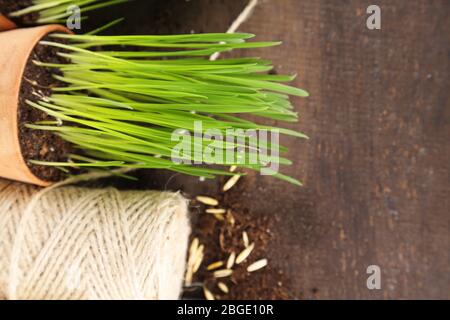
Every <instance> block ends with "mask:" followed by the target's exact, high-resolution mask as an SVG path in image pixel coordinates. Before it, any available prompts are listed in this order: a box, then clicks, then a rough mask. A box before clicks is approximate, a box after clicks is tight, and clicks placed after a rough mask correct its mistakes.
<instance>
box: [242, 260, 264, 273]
mask: <svg viewBox="0 0 450 320" xmlns="http://www.w3.org/2000/svg"><path fill="white" fill-rule="evenodd" d="M267 264H268V261H267V259H262V260H259V261H256V262H255V263H253V264H251V265H249V266H248V268H247V271H248V272H255V271H258V270H261V269H262V268H265V267H266V266H267Z"/></svg>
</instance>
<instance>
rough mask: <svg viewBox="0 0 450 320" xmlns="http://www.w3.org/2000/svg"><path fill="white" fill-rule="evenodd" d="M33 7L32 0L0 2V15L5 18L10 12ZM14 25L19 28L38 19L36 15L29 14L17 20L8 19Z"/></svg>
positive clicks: (6, 0)
mask: <svg viewBox="0 0 450 320" xmlns="http://www.w3.org/2000/svg"><path fill="white" fill-rule="evenodd" d="M31 5H33V1H32V0H0V13H1V14H3V15H5V16H7V17H8V15H9V14H10V13H11V12H15V11H18V10H22V9H25V8H27V7H29V6H31ZM8 18H9V19H10V20H12V21H13V22H14V23H16V24H17V25H19V26H24V25H31V24H34V23H35V22H36V21H37V20H38V19H39V14H38V13H36V12H35V13H30V14H26V15H24V16H21V17H17V18H10V17H8Z"/></svg>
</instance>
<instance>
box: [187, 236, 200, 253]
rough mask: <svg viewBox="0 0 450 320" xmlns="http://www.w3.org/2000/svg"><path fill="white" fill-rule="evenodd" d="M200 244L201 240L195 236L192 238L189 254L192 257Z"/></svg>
mask: <svg viewBox="0 0 450 320" xmlns="http://www.w3.org/2000/svg"><path fill="white" fill-rule="evenodd" d="M199 244H200V240H198V238H195V239H194V240H192V242H191V247H190V248H189V256H190V257H192V256H193V255H194V254H195V252H196V251H197V248H198V245H199Z"/></svg>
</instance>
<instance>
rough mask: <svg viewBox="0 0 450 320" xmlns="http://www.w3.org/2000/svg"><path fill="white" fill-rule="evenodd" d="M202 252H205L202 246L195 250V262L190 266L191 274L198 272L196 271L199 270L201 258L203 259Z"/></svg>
mask: <svg viewBox="0 0 450 320" xmlns="http://www.w3.org/2000/svg"><path fill="white" fill-rule="evenodd" d="M204 250H205V246H204V245H201V246H200V247H198V249H197V253H196V255H195V260H194V263H193V264H192V271H193V274H195V273H196V272H197V271H198V269H199V268H200V266H201V265H202V262H203V257H204V254H203V251H204Z"/></svg>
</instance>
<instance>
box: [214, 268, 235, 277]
mask: <svg viewBox="0 0 450 320" xmlns="http://www.w3.org/2000/svg"><path fill="white" fill-rule="evenodd" d="M232 274H233V270H229V269H223V270H218V271H215V272H214V278H226V277H229V276H231V275H232Z"/></svg>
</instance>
